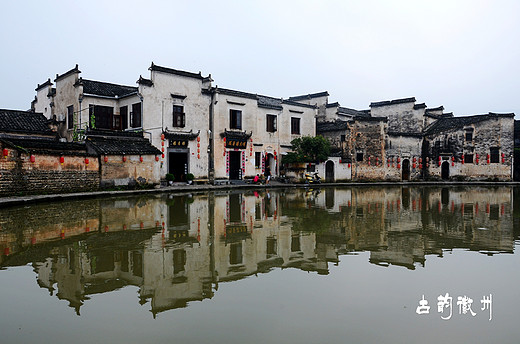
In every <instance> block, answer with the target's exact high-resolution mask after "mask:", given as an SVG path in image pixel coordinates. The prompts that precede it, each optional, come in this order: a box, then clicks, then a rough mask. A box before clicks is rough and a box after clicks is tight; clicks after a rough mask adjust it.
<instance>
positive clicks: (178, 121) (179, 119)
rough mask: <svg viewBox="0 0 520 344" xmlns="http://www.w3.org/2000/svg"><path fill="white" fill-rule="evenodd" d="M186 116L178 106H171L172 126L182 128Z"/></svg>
mask: <svg viewBox="0 0 520 344" xmlns="http://www.w3.org/2000/svg"><path fill="white" fill-rule="evenodd" d="M185 121H186V116H185V114H184V107H182V106H180V105H174V106H173V126H174V127H178V128H184V126H185V125H186V122H185Z"/></svg>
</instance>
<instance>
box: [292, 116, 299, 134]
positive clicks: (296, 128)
mask: <svg viewBox="0 0 520 344" xmlns="http://www.w3.org/2000/svg"><path fill="white" fill-rule="evenodd" d="M291 134H292V135H300V119H299V118H296V117H291Z"/></svg>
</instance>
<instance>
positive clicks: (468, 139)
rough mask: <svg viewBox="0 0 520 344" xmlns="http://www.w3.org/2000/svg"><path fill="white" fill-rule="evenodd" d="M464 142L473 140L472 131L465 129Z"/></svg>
mask: <svg viewBox="0 0 520 344" xmlns="http://www.w3.org/2000/svg"><path fill="white" fill-rule="evenodd" d="M465 138H466V142H473V132H472V131H466V136H465Z"/></svg>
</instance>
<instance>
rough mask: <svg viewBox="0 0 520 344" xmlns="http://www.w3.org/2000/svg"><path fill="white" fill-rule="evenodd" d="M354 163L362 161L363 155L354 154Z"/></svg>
mask: <svg viewBox="0 0 520 344" xmlns="http://www.w3.org/2000/svg"><path fill="white" fill-rule="evenodd" d="M356 161H363V153H357V154H356Z"/></svg>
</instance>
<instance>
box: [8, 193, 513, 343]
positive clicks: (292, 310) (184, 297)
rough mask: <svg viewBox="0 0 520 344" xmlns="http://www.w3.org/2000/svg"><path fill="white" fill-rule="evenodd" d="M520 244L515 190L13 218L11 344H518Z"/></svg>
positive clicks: (112, 203)
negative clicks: (176, 343)
mask: <svg viewBox="0 0 520 344" xmlns="http://www.w3.org/2000/svg"><path fill="white" fill-rule="evenodd" d="M519 235H520V190H519V189H518V188H514V187H505V186H504V187H401V186H399V187H388V188H383V187H375V186H374V187H351V188H319V189H308V188H307V189H303V188H302V189H283V190H265V189H262V190H256V191H253V190H247V191H236V190H233V191H220V192H214V193H213V192H212V193H201V194H196V193H194V194H171V195H168V194H157V195H153V196H146V197H128V198H108V199H95V200H85V201H68V202H56V203H51V204H41V205H34V206H27V207H19V208H14V207H12V208H6V209H0V250H1V251H0V291H1V293H0V317H1V319H2V320H1V322H0V333H1V335H0V336H1V338H0V342H2V343H27V342H54V343H100V342H106V343H137V342H141V343H143V342H156V343H163V342H179V343H439V342H474V343H490V342H498V343H517V342H518V341H519V336H520V326H518V323H517V319H518V318H517V316H518V315H517V310H520V288H519V280H520V279H519V273H518V271H519V267H520V258H519V255H518V253H517V244H518V238H519Z"/></svg>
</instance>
